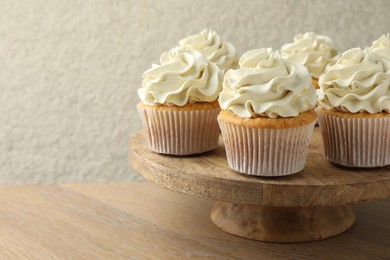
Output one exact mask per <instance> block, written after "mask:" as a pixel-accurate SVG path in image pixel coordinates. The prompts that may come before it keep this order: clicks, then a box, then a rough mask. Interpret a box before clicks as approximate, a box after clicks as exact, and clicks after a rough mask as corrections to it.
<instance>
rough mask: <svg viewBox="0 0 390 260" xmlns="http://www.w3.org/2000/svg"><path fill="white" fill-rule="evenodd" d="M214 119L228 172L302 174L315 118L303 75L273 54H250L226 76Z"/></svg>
mask: <svg viewBox="0 0 390 260" xmlns="http://www.w3.org/2000/svg"><path fill="white" fill-rule="evenodd" d="M218 101H219V104H220V106H221V109H222V111H221V112H220V114H219V116H218V122H219V125H220V128H221V132H222V137H223V140H224V143H225V148H226V154H227V159H228V163H229V166H230V167H231V168H232V169H234V170H236V171H238V172H241V173H246V174H250V175H257V176H283V175H290V174H293V173H297V172H299V171H301V170H302V169H303V167H304V164H305V160H306V156H307V147H308V144H309V140H310V136H311V133H312V131H313V127H314V123H315V120H316V118H317V115H316V113H315V112H314V111H313V108H314V106H315V104H316V101H317V98H316V92H315V89H314V87H313V85H312V82H311V77H310V74H309V72H308V71H307V69H306V68H305V67H304V66H302V65H300V64H298V63H294V62H290V61H286V60H283V59H282V58H281V56H280V54H279V53H278V52H273V51H272V49H258V50H252V51H249V52H247V53H245V54H244V55H242V57H241V58H240V60H239V68H238V69H236V70H229V71H227V72H226V74H225V76H224V79H223V90H222V92H221V93H220V96H219V100H218Z"/></svg>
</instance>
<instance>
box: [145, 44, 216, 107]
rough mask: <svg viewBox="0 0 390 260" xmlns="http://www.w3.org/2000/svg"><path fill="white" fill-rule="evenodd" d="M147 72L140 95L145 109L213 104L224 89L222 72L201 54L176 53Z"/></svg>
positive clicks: (162, 58)
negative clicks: (200, 103) (150, 107)
mask: <svg viewBox="0 0 390 260" xmlns="http://www.w3.org/2000/svg"><path fill="white" fill-rule="evenodd" d="M160 63H161V64H160V65H157V64H153V65H152V68H151V69H149V70H147V71H145V72H144V75H143V77H144V80H143V82H142V88H140V89H138V95H139V97H140V99H141V100H142V102H143V103H144V104H146V105H159V104H160V105H168V106H169V105H176V106H184V105H186V104H187V103H193V102H213V101H215V100H216V99H217V98H218V94H219V92H220V91H221V89H222V76H223V74H222V71H221V70H220V69H219V68H218V67H217V65H215V64H213V63H211V62H209V61H208V60H207V59H206V58H205V57H204V56H203V55H202V54H201V53H200V52H198V51H181V50H178V49H173V50H170V51H168V52H165V53H163V54H162V55H161V57H160Z"/></svg>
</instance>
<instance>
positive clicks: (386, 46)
mask: <svg viewBox="0 0 390 260" xmlns="http://www.w3.org/2000/svg"><path fill="white" fill-rule="evenodd" d="M368 49H369V50H370V51H371V52H373V53H375V54H377V55H380V56H383V57H387V58H390V34H387V35H385V34H384V35H382V36H381V37H379V39H377V40H376V41H373V42H372V45H371V46H370V47H369V48H368Z"/></svg>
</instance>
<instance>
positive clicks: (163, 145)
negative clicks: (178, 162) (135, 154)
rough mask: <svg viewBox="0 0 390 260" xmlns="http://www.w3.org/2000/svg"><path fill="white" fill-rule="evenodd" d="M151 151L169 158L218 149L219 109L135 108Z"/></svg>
mask: <svg viewBox="0 0 390 260" xmlns="http://www.w3.org/2000/svg"><path fill="white" fill-rule="evenodd" d="M137 109H138V112H139V114H140V116H141V119H142V123H143V125H144V127H145V129H146V131H147V136H148V144H149V147H150V149H151V150H152V151H154V152H157V153H163V154H172V155H190V154H198V153H203V152H207V151H210V150H213V149H215V148H216V147H217V146H218V138H219V127H218V122H217V116H218V113H219V111H220V109H219V108H218V107H217V108H212V109H207V110H191V111H190V110H189V111H165V110H158V109H150V108H147V107H144V106H140V105H138V106H137Z"/></svg>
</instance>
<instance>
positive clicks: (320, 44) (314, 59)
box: [280, 32, 337, 89]
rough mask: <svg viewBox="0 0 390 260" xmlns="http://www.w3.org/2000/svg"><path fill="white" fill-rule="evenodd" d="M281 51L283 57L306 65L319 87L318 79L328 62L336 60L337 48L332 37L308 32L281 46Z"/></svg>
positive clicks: (314, 83) (315, 85)
mask: <svg viewBox="0 0 390 260" xmlns="http://www.w3.org/2000/svg"><path fill="white" fill-rule="evenodd" d="M280 53H281V55H282V58H283V59H287V60H289V61H293V62H297V63H299V64H302V65H303V66H305V67H306V68H307V69H308V70H309V72H310V75H311V76H312V81H313V85H314V87H315V88H316V89H318V88H319V86H318V79H319V77H320V76H321V74H322V73H324V71H325V69H326V67H327V66H328V64H331V63H332V62H334V59H335V57H336V55H337V50H336V49H335V47H334V44H333V40H332V39H331V38H330V37H328V36H324V35H319V34H315V33H312V32H308V33H304V34H297V35H296V36H295V38H294V42H293V43H288V44H285V45H283V46H282V47H281V49H280Z"/></svg>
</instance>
